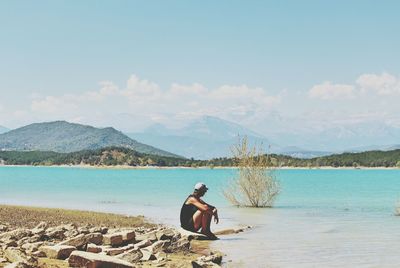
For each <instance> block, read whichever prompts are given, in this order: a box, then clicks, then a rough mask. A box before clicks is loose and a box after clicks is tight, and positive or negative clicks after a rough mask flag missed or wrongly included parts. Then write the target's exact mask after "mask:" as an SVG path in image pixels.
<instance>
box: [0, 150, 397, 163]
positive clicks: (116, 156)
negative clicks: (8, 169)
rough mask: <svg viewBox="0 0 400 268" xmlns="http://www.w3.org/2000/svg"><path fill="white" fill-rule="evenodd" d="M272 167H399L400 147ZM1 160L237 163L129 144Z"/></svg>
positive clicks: (284, 159) (7, 155)
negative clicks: (134, 147)
mask: <svg viewBox="0 0 400 268" xmlns="http://www.w3.org/2000/svg"><path fill="white" fill-rule="evenodd" d="M269 160H270V165H271V167H274V166H275V167H277V166H287V167H309V168H311V167H315V168H318V167H353V168H357V167H359V166H362V167H399V168H400V149H399V150H393V151H369V152H363V153H343V154H338V155H330V156H323V157H315V158H312V159H305V158H295V157H291V156H286V155H276V154H272V155H269ZM0 164H8V165H78V164H84V165H91V166H100V165H105V166H114V165H125V166H161V167H162V166H169V167H176V166H181V167H216V166H226V167H231V166H235V162H234V161H233V159H232V158H226V157H224V158H215V159H211V160H195V159H185V158H179V157H167V156H160V155H150V154H143V153H138V152H136V151H134V150H132V149H128V148H118V147H109V148H102V149H97V150H84V151H79V152H72V153H57V152H43V151H26V152H21V151H0Z"/></svg>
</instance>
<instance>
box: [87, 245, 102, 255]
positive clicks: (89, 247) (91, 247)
mask: <svg viewBox="0 0 400 268" xmlns="http://www.w3.org/2000/svg"><path fill="white" fill-rule="evenodd" d="M86 251H87V252H92V253H100V252H102V248H101V247H99V246H98V245H95V244H88V245H87V247H86Z"/></svg>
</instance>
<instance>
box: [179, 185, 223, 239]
mask: <svg viewBox="0 0 400 268" xmlns="http://www.w3.org/2000/svg"><path fill="white" fill-rule="evenodd" d="M207 190H208V188H207V186H206V185H205V184H204V183H202V182H199V183H197V184H196V185H195V186H194V192H193V194H191V195H189V196H188V197H187V198H186V200H185V202H183V205H182V209H181V227H182V228H183V229H185V230H188V231H191V232H197V231H199V230H200V228H201V233H202V234H204V235H206V236H207V237H208V238H210V239H218V238H217V237H216V236H215V235H214V234H213V233H212V232H211V229H210V225H211V219H212V217H213V216H214V221H215V223H216V224H218V222H219V218H218V212H217V209H216V208H215V207H214V206H211V205H209V204H207V203H206V202H204V201H203V200H202V199H201V197H202V196H204V194H205V193H206V192H207Z"/></svg>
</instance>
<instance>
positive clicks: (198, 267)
mask: <svg viewBox="0 0 400 268" xmlns="http://www.w3.org/2000/svg"><path fill="white" fill-rule="evenodd" d="M192 267H193V268H211V267H221V266H219V265H218V264H216V263H213V262H204V261H199V260H196V261H192Z"/></svg>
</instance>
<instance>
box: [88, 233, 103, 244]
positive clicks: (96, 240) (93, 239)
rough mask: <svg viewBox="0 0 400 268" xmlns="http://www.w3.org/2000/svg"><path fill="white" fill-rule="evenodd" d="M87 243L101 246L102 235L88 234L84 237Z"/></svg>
mask: <svg viewBox="0 0 400 268" xmlns="http://www.w3.org/2000/svg"><path fill="white" fill-rule="evenodd" d="M85 238H86V240H87V243H93V244H95V245H101V243H102V242H103V234H101V233H90V234H87V235H86V236H85Z"/></svg>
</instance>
